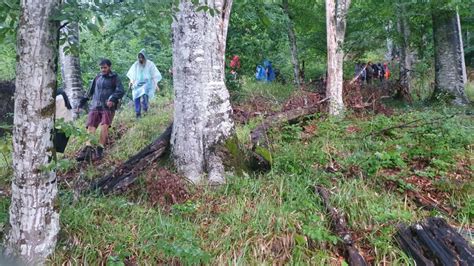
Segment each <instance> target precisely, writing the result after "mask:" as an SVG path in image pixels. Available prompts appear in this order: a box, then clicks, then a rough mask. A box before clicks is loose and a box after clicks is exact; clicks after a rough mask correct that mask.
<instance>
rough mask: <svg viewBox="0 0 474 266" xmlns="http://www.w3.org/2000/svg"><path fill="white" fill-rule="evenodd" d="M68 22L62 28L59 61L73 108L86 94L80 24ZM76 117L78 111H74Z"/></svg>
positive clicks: (65, 89)
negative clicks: (82, 66) (80, 53)
mask: <svg viewBox="0 0 474 266" xmlns="http://www.w3.org/2000/svg"><path fill="white" fill-rule="evenodd" d="M63 23H67V24H65V25H64V27H63V28H62V29H61V38H62V39H63V38H64V39H65V40H64V43H63V44H62V45H61V46H60V47H59V61H60V62H61V76H62V78H63V86H64V91H65V92H66V94H67V95H68V97H69V100H70V102H71V106H72V108H73V109H74V110H75V109H77V108H78V107H79V103H80V100H81V98H82V96H83V94H84V91H83V90H82V79H81V64H80V60H79V55H78V51H77V49H74V48H77V47H79V25H78V24H77V23H76V22H72V21H71V22H63ZM73 114H74V118H76V117H77V113H76V112H73Z"/></svg>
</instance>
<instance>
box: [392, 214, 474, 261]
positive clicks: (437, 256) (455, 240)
mask: <svg viewBox="0 0 474 266" xmlns="http://www.w3.org/2000/svg"><path fill="white" fill-rule="evenodd" d="M395 239H396V241H397V243H398V245H399V246H400V248H401V249H402V250H403V251H405V252H406V253H407V254H409V255H410V256H411V257H412V258H413V259H414V260H415V262H416V264H417V265H474V249H473V248H472V247H471V246H469V243H468V242H467V241H466V240H465V239H464V238H463V237H462V236H461V235H460V234H459V233H458V232H457V231H456V229H454V228H453V227H451V226H450V225H449V224H448V223H447V222H446V221H445V220H444V219H441V218H436V217H431V218H428V219H426V220H425V221H423V222H420V223H416V224H414V225H412V226H406V225H400V226H399V227H398V232H397V234H396V235H395Z"/></svg>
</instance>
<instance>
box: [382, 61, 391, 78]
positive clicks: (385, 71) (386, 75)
mask: <svg viewBox="0 0 474 266" xmlns="http://www.w3.org/2000/svg"><path fill="white" fill-rule="evenodd" d="M383 69H384V78H385V80H388V79H390V69H388V65H387V63H384V64H383Z"/></svg>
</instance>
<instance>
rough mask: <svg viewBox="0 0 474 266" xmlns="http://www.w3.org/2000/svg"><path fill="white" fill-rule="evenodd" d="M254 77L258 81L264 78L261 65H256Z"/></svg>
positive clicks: (263, 70)
mask: <svg viewBox="0 0 474 266" xmlns="http://www.w3.org/2000/svg"><path fill="white" fill-rule="evenodd" d="M255 79H257V80H258V81H264V80H265V79H266V76H265V68H264V67H263V66H261V65H257V69H256V73H255Z"/></svg>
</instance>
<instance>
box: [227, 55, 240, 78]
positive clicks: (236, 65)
mask: <svg viewBox="0 0 474 266" xmlns="http://www.w3.org/2000/svg"><path fill="white" fill-rule="evenodd" d="M229 66H230V74H231V75H232V77H233V78H234V79H236V78H237V72H238V71H239V70H240V57H239V56H238V55H234V58H232V60H231V61H230V64H229Z"/></svg>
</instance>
